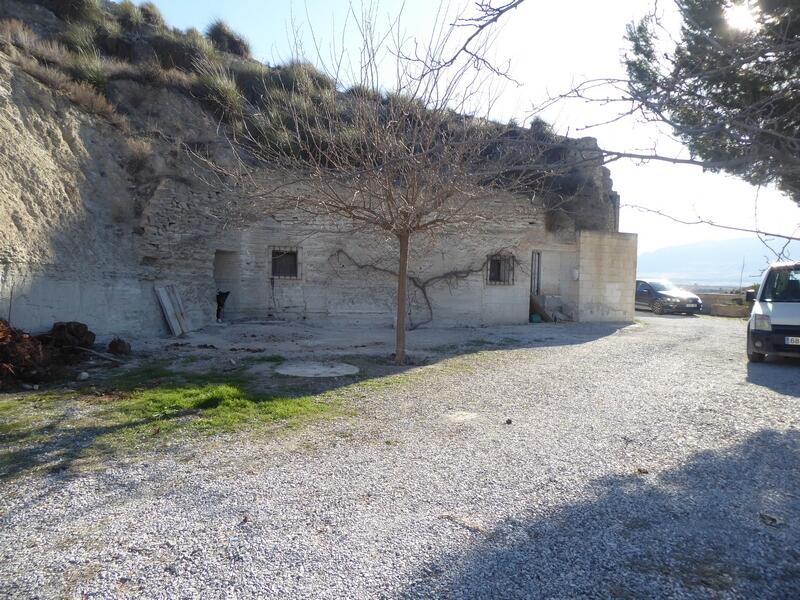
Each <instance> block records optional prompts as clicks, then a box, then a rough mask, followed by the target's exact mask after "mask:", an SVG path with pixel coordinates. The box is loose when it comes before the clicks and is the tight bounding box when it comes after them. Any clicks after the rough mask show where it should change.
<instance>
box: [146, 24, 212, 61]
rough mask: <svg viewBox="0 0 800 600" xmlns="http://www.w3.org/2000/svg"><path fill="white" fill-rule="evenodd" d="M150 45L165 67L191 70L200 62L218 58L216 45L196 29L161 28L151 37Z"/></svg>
mask: <svg viewBox="0 0 800 600" xmlns="http://www.w3.org/2000/svg"><path fill="white" fill-rule="evenodd" d="M150 45H151V46H152V47H153V51H154V52H155V54H156V57H157V59H158V62H159V63H160V64H161V66H162V67H163V68H165V69H172V68H178V69H184V70H186V71H191V70H193V69H194V66H195V65H196V64H197V63H199V62H211V61H216V60H217V55H216V52H215V51H214V47H213V46H212V45H211V42H209V41H208V40H207V39H206V38H204V37H203V36H202V35H200V33H199V32H198V31H197V30H196V29H195V30H189V31H188V32H186V33H180V32H176V31H174V30H166V29H164V30H161V31H158V32H157V33H155V35H153V37H151V38H150Z"/></svg>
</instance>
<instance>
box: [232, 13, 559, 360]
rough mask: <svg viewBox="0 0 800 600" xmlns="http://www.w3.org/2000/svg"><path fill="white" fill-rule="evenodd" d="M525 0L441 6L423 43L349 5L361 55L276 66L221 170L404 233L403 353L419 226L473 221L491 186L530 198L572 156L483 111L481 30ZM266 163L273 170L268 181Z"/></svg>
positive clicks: (273, 200)
mask: <svg viewBox="0 0 800 600" xmlns="http://www.w3.org/2000/svg"><path fill="white" fill-rule="evenodd" d="M518 3H519V2H510V3H508V4H505V5H503V6H502V7H500V8H497V9H495V8H493V7H492V6H491V4H489V3H480V4H479V5H478V15H477V16H475V17H464V16H458V17H457V18H456V19H455V20H452V19H447V18H446V16H445V15H440V20H439V24H438V25H437V26H436V27H434V29H433V32H432V34H431V36H430V38H429V39H428V40H427V41H425V42H424V43H420V42H419V41H417V40H407V39H404V37H403V35H402V31H401V29H400V26H399V20H398V21H395V22H393V23H392V24H391V26H390V27H389V30H388V31H387V32H385V33H379V32H378V28H377V27H376V22H375V15H374V12H373V11H369V10H367V11H364V12H362V13H361V14H358V15H357V14H355V12H353V13H351V17H352V21H353V22H354V23H355V25H356V29H357V30H358V33H359V35H360V36H361V49H360V57H359V60H358V65H357V67H356V68H352V65H351V64H350V63H349V62H348V60H347V59H346V57H345V56H344V54H341V53H340V54H338V55H337V54H336V53H334V55H335V56H336V57H337V58H336V59H335V60H334V61H333V64H331V65H329V66H327V68H324V70H322V71H321V70H317V69H316V68H314V67H312V66H311V65H309V64H308V63H303V62H299V61H296V62H294V63H291V64H289V65H287V66H286V67H284V68H283V69H279V70H277V71H276V72H274V73H273V74H271V75H270V76H271V77H272V80H271V81H270V82H266V81H265V86H264V96H265V98H264V102H261V103H257V104H254V105H252V106H251V107H250V110H249V111H248V112H249V114H247V115H246V116H245V117H244V119H243V122H242V124H241V125H240V126H239V128H238V133H237V136H236V139H235V143H234V145H235V146H236V148H237V149H242V148H243V149H245V150H244V152H240V156H242V157H243V158H242V160H241V161H240V163H239V164H238V165H237V167H238V168H237V170H236V172H235V173H234V171H232V170H227V172H226V173H225V176H226V177H233V178H234V180H235V181H237V182H238V183H240V184H245V185H248V184H249V185H251V186H252V187H253V188H254V189H253V191H252V192H251V193H250V196H251V198H253V199H254V200H256V201H257V202H256V206H263V207H265V210H269V211H274V210H276V209H277V208H280V209H291V210H294V211H302V212H305V213H308V214H310V215H314V216H315V217H325V218H329V219H331V220H332V221H334V222H336V223H337V224H338V225H340V226H342V227H346V228H348V229H349V230H350V231H370V232H382V233H384V234H388V235H390V236H392V237H393V238H394V239H395V240H396V244H397V246H396V247H397V270H396V275H397V302H396V321H395V329H396V348H395V360H396V362H397V363H402V362H403V361H404V359H405V339H406V317H407V295H408V290H407V286H408V282H409V255H410V248H411V246H412V243H413V240H414V239H415V238H416V236H419V235H421V234H435V233H436V232H439V231H441V230H443V229H445V228H454V227H466V226H469V225H474V224H476V223H479V222H481V221H482V220H484V219H486V218H487V215H486V214H484V206H485V203H484V202H482V200H483V199H485V198H487V197H488V196H490V195H496V194H498V193H507V192H512V193H524V194H526V195H527V196H529V197H532V196H534V195H535V194H536V192H537V191H542V190H544V189H545V188H546V187H547V186H548V185H550V183H551V182H552V180H553V177H554V176H555V174H556V172H557V171H559V170H560V169H562V168H563V166H562V162H561V161H560V160H555V159H554V157H556V158H559V159H560V158H562V157H563V155H564V150H563V140H562V141H559V140H557V139H555V137H554V136H552V135H551V134H550V133H549V132H543V130H542V128H541V127H538V128H531V129H527V130H522V129H520V128H518V127H516V126H504V125H499V124H497V123H494V122H492V121H490V120H488V119H486V118H484V117H483V116H481V115H484V114H485V113H487V112H488V110H489V108H490V107H491V101H492V97H491V94H490V93H487V89H490V88H491V85H490V84H491V80H492V78H494V77H497V76H498V74H501V73H500V71H499V70H498V69H497V68H496V67H494V66H493V65H492V64H491V61H490V60H489V59H488V58H486V57H487V51H488V48H489V41H490V39H489V37H488V35H487V34H488V32H489V29H490V27H491V26H492V25H493V24H494V23H496V22H497V20H498V19H499V18H500V17H501V16H502V15H503V14H505V13H506V12H508V11H509V10H511V9H512V8H513V7H514V6H516V5H517V4H518ZM465 27H466V28H467V29H466V31H467V32H468V35H467V39H466V40H464V39H463V38H462V37H461V32H462V31H465V29H464V28H465ZM320 54H321V53H320ZM387 60H390V61H391V68H389V67H387V64H386V63H387ZM346 77H347V78H348V79H349V80H348V81H347V82H346V83H347V85H346V86H345V84H344V82H343V81H342V80H343V79H344V78H346ZM267 83H269V84H271V85H267ZM476 107H478V108H480V111H479V110H478V109H476ZM265 167H266V169H268V171H269V174H270V181H271V182H277V183H274V184H267V183H265V182H264V180H263V178H262V177H261V176H260V175H259V173H263V172H264V168H265ZM412 283H413V280H412Z"/></svg>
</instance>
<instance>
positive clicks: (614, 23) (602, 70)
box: [157, 0, 800, 252]
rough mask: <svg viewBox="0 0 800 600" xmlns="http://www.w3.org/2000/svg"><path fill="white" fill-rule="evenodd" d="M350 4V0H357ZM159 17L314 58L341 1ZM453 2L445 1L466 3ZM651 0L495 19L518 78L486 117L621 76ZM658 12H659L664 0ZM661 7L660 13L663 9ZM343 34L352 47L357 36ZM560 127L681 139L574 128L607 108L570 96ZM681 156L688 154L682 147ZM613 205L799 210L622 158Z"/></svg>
mask: <svg viewBox="0 0 800 600" xmlns="http://www.w3.org/2000/svg"><path fill="white" fill-rule="evenodd" d="M354 2H357V0H354ZM157 4H158V6H159V7H160V8H161V10H162V12H163V13H164V16H165V17H166V19H167V21H168V22H169V23H170V24H172V25H174V26H178V27H181V28H187V27H197V28H198V29H201V30H202V29H204V28H205V27H206V26H207V25H208V23H210V22H211V21H212V20H214V19H216V18H223V19H225V20H226V21H227V22H228V23H229V24H230V25H231V26H232V27H233V28H234V29H236V30H237V31H239V32H240V33H242V34H244V35H245V36H246V37H247V38H248V39H249V40H250V42H251V44H252V46H253V50H254V54H255V56H256V57H257V58H259V59H261V60H265V61H267V62H280V61H281V60H282V59H286V58H288V57H289V56H291V55H292V50H293V45H294V42H293V40H294V39H295V35H294V33H293V32H294V31H295V30H297V31H299V34H300V38H301V39H302V42H303V46H304V48H305V49H306V51H307V54H309V55H310V58H312V59H313V58H314V56H315V55H316V52H315V51H314V43H313V41H312V36H311V35H310V31H312V30H313V32H314V37H316V39H317V40H318V41H319V44H320V45H321V46H322V47H323V49H324V50H325V51H328V49H329V48H330V47H331V45H332V44H336V45H340V44H341V41H342V35H341V29H342V26H343V24H344V22H345V19H346V16H347V11H348V7H349V6H350V5H351V3H350V2H349V1H348V0H328V1H325V0H306V1H305V2H302V1H291V0H277V1H276V0H227V1H225V2H220V1H212V0H160V1H157ZM467 4H468V3H467V2H466V0H453V1H452V2H451V3H450V4H449V5H448V6H450V8H451V9H452V10H457V9H458V7H462V6H465V5H467ZM650 5H651V2H650V1H649V0H613V1H606V2H600V1H598V0H559V1H558V2H552V1H548V2H544V1H542V0H527V2H525V3H524V4H523V5H522V6H521V7H520V8H519V9H517V10H516V11H515V12H514V13H512V14H511V15H509V17H508V18H507V19H506V20H505V21H504V23H503V26H502V29H501V30H500V32H499V35H498V37H497V42H496V44H495V49H494V52H495V53H496V56H497V57H498V59H503V60H505V59H508V60H509V61H510V65H511V72H512V74H513V75H514V77H515V78H516V79H517V80H518V81H520V82H521V83H522V85H521V86H519V87H516V86H513V85H505V86H504V88H503V90H502V93H501V95H500V98H499V101H498V102H497V104H496V105H495V107H494V109H493V113H492V114H493V116H494V117H495V118H497V119H499V120H503V121H505V120H507V119H509V118H510V117H515V118H517V119H518V120H519V121H523V120H524V118H525V116H526V115H527V114H528V113H529V112H530V107H531V105H533V104H535V103H537V102H541V101H542V100H543V99H545V98H546V97H547V95H548V93H556V92H560V91H564V90H566V89H568V88H569V87H570V86H571V85H572V84H574V83H576V82H579V81H581V80H584V79H588V78H595V77H603V76H618V75H621V74H622V73H621V67H620V58H621V55H622V52H623V49H624V47H625V42H624V40H623V35H624V32H625V25H626V24H627V23H629V22H630V21H631V20H633V19H636V18H638V17H640V16H641V15H642V13H643V12H644V11H645V10H647V9H648V7H649V6H650ZM664 5H666V8H665V9H664V10H666V11H668V10H669V6H670V3H669V2H667V3H661V4H660V6H662V7H663V6H664ZM356 6H358V4H356ZM401 6H404V9H403V20H402V22H403V27H404V31H405V32H406V35H408V36H420V37H424V35H425V33H427V32H428V31H429V29H430V27H431V24H432V22H433V21H434V20H435V17H436V13H437V10H438V9H439V8H440V7H441V5H440V4H439V3H437V1H436V0H406V2H401V0H382V1H381V2H380V4H379V8H378V12H379V15H380V16H381V18H382V19H383V20H384V22H386V20H387V19H388V18H389V16H390V15H396V14H397V13H398V11H399V10H400V7H401ZM667 17H669V15H668V14H667ZM344 44H345V45H346V46H349V47H350V48H351V50H354V49H355V47H356V46H357V40H356V38H355V36H353V35H350V36H345V39H344ZM543 116H544V117H545V118H546V119H547V120H549V121H551V122H553V123H554V124H555V126H556V128H557V130H558V131H559V132H560V133H564V134H569V135H572V136H575V137H580V136H585V135H591V136H593V137H597V138H598V139H599V140H600V143H601V145H602V146H604V147H607V148H611V149H614V150H629V151H634V150H641V149H648V148H652V147H653V146H657V147H658V149H659V151H660V152H662V153H667V152H673V153H676V154H680V153H681V152H682V149H681V147H680V146H679V145H677V144H675V143H674V142H672V141H671V140H669V139H667V138H666V137H665V136H663V135H662V134H661V133H660V132H659V131H657V130H655V129H654V128H653V127H650V126H646V125H643V124H641V123H635V122H632V121H624V122H620V123H616V124H613V125H607V126H603V127H598V128H592V129H588V130H584V129H581V127H583V126H586V125H590V124H593V123H596V122H599V121H603V120H605V119H606V118H607V117H608V116H609V113H608V111H607V110H606V111H604V110H601V109H599V108H598V107H596V106H591V105H586V104H582V103H577V102H569V103H561V104H559V105H557V106H556V107H554V108H553V109H551V110H549V111H547V112H546V113H544V115H543ZM684 155H685V154H684ZM609 168H610V169H611V175H612V178H613V179H614V184H615V188H616V190H617V191H618V192H619V193H620V195H621V198H622V203H623V204H625V203H629V204H637V205H644V206H647V207H650V208H655V209H659V210H663V211H665V212H668V213H670V214H673V215H675V216H677V217H680V218H683V219H694V218H696V217H698V216H699V217H702V218H705V219H711V220H714V221H716V222H718V223H722V224H729V225H735V226H742V227H753V226H754V224H755V216H754V215H755V212H756V211H755V200H756V197H758V225H759V226H760V227H761V228H763V229H767V230H770V231H775V232H778V233H785V234H791V233H792V231H793V230H794V229H795V228H796V227H797V226H798V224H800V208H798V207H797V205H796V204H795V203H794V202H792V201H790V200H789V199H787V198H785V197H783V196H781V195H780V194H779V193H777V192H776V191H774V190H761V191H760V192H758V196H757V192H756V189H755V188H753V187H751V186H749V185H748V184H746V183H743V182H741V181H739V180H737V179H735V178H732V177H727V176H724V175H718V174H712V173H703V172H702V170H700V169H699V168H696V167H687V166H674V165H670V164H663V163H661V164H658V163H650V164H646V165H638V164H634V163H632V162H630V161H619V162H616V163H613V164H611V165H609ZM621 228H622V229H623V230H625V231H632V232H635V233H638V234H639V250H640V252H646V251H649V250H653V249H656V248H661V247H666V246H674V245H681V244H687V243H692V242H696V241H704V240H709V239H726V238H733V237H741V236H742V234H740V233H734V232H726V231H723V230H720V229H716V228H712V227H708V226H683V225H678V224H675V223H671V222H669V221H667V220H665V219H664V218H663V217H659V216H654V215H648V214H643V213H641V212H639V211H636V210H633V209H623V212H622V217H621Z"/></svg>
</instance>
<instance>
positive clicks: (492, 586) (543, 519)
mask: <svg viewBox="0 0 800 600" xmlns="http://www.w3.org/2000/svg"><path fill="white" fill-rule="evenodd" d="M557 486H558V484H557V482H554V488H557ZM589 495H590V496H591V497H592V499H591V500H587V501H586V502H583V503H579V504H574V505H571V506H567V507H565V508H563V509H561V510H557V511H555V512H553V513H552V514H549V515H545V516H539V515H537V517H536V518H533V519H532V520H530V521H521V520H519V521H518V520H507V521H505V522H503V523H502V524H501V525H500V526H498V527H496V528H495V529H494V530H491V531H488V532H486V533H484V534H481V533H479V532H476V533H474V538H473V539H474V541H473V545H472V549H471V550H470V551H469V552H468V553H466V554H465V555H449V556H444V557H442V558H441V559H440V562H438V563H436V562H435V563H432V564H428V565H426V566H425V568H424V569H423V570H422V571H421V572H419V573H418V574H417V576H416V582H415V583H414V584H413V585H412V586H411V587H410V588H409V589H407V590H406V592H405V594H404V597H405V598H431V597H442V598H552V597H558V598H576V597H593V598H595V597H596V598H664V597H678V596H679V597H687V596H688V597H702V598H709V597H713V598H717V597H726V598H727V597H736V598H798V597H800V431H796V430H793V431H789V432H778V431H773V430H764V431H762V432H760V433H758V434H756V435H754V436H753V437H751V438H750V439H749V440H747V441H746V442H744V443H742V444H739V445H736V446H732V447H730V448H728V449H726V450H724V451H718V452H702V453H699V454H697V455H696V456H695V457H694V458H693V459H692V460H691V461H689V462H687V463H686V464H685V466H683V467H682V468H679V469H676V470H672V471H665V472H663V473H658V472H655V473H650V474H647V473H637V474H631V475H629V476H624V477H609V478H605V479H600V480H598V481H596V482H595V483H594V484H593V485H592V487H591V489H590V490H589Z"/></svg>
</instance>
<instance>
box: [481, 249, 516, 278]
mask: <svg viewBox="0 0 800 600" xmlns="http://www.w3.org/2000/svg"><path fill="white" fill-rule="evenodd" d="M486 283H487V284H489V285H514V255H513V254H493V255H491V256H489V257H488V258H487V259H486Z"/></svg>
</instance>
